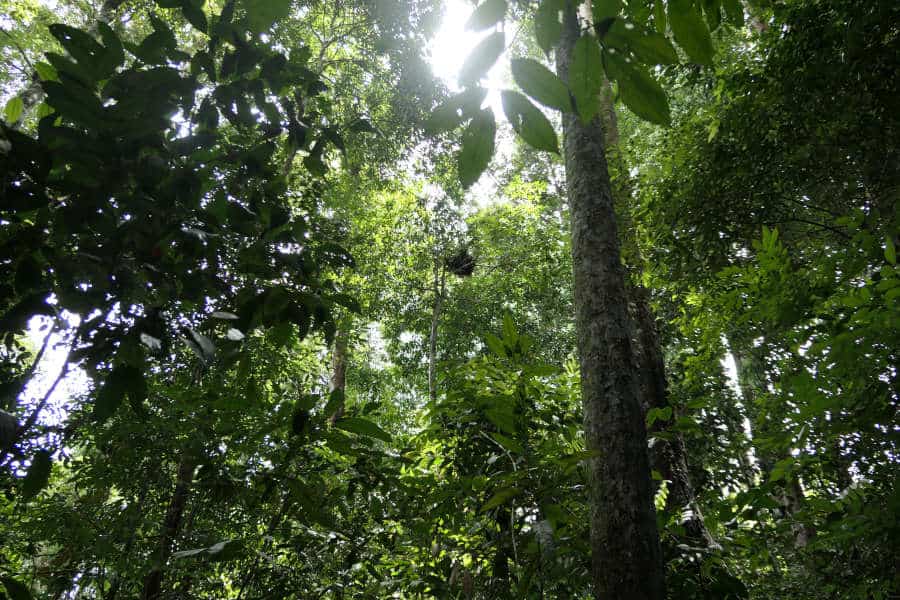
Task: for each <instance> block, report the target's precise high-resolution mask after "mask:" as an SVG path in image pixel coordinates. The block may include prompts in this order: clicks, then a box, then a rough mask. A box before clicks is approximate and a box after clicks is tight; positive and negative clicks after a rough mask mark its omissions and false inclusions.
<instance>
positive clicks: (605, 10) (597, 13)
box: [591, 0, 623, 23]
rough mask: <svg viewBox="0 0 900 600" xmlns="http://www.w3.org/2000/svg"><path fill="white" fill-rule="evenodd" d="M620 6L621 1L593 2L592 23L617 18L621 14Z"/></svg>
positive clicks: (594, 0)
mask: <svg viewBox="0 0 900 600" xmlns="http://www.w3.org/2000/svg"><path fill="white" fill-rule="evenodd" d="M622 6H623V4H622V0H593V2H592V6H591V8H592V12H593V15H592V16H593V17H594V22H595V23H596V22H598V21H602V20H603V19H608V18H610V17H617V16H618V15H619V13H620V12H622Z"/></svg>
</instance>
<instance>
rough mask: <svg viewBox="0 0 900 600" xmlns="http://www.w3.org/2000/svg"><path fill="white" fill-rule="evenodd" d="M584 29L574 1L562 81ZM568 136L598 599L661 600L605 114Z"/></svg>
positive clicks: (570, 121) (560, 62) (572, 125)
mask: <svg viewBox="0 0 900 600" xmlns="http://www.w3.org/2000/svg"><path fill="white" fill-rule="evenodd" d="M578 35H579V25H578V20H577V17H576V14H575V10H574V7H573V6H572V5H571V4H569V6H568V7H567V10H566V13H565V17H564V24H563V36H562V39H561V42H560V48H559V50H558V52H557V57H556V61H557V71H558V73H559V76H560V78H561V79H562V80H563V81H568V79H569V65H570V63H571V60H572V52H573V48H574V46H575V42H576V40H577V39H578ZM563 136H564V152H565V165H566V185H567V190H568V199H569V206H570V209H571V227H572V258H573V281H574V303H575V329H576V335H577V343H578V354H579V365H580V372H581V388H582V397H583V403H584V427H585V439H586V443H587V447H588V449H589V450H590V451H592V452H594V453H596V454H595V456H594V457H592V458H591V459H590V463H589V490H590V500H591V554H592V569H591V571H592V579H593V582H594V595H595V597H596V598H598V599H601V598H602V599H604V600H620V599H621V600H625V599H628V600H642V599H648V600H649V599H653V600H659V599H662V598H664V597H665V582H664V568H663V561H662V552H661V550H660V544H659V535H658V533H657V531H656V518H655V515H654V510H653V489H652V486H651V484H650V465H649V460H648V457H647V432H646V429H645V427H644V418H643V414H642V411H641V406H640V402H639V399H638V394H639V391H638V382H637V369H636V367H635V360H634V355H633V350H632V344H631V326H630V323H629V318H628V296H627V293H626V288H625V273H624V269H623V267H622V263H621V260H620V256H619V240H618V233H617V230H616V214H615V208H614V205H613V196H612V190H611V184H610V180H609V173H608V171H607V165H606V157H605V153H604V136H603V128H602V125H601V121H600V118H599V117H598V118H595V119H594V120H593V121H592V122H591V123H589V124H587V125H585V124H583V123H582V122H581V121H580V120H579V118H578V117H577V116H576V115H574V114H571V113H567V114H564V115H563Z"/></svg>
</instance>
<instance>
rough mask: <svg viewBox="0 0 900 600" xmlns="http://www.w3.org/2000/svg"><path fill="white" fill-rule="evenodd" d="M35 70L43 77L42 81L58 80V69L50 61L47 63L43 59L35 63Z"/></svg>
mask: <svg viewBox="0 0 900 600" xmlns="http://www.w3.org/2000/svg"><path fill="white" fill-rule="evenodd" d="M34 70H35V71H36V72H37V74H38V77H40V78H41V80H42V81H58V80H59V75H58V74H57V72H56V69H55V68H53V65H51V64H50V63H45V62H43V61H41V62H36V63H34Z"/></svg>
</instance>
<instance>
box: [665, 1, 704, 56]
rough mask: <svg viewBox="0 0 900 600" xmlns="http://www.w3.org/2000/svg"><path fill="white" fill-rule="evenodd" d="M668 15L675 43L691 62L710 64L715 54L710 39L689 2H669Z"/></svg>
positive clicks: (700, 18) (698, 15) (700, 19)
mask: <svg viewBox="0 0 900 600" xmlns="http://www.w3.org/2000/svg"><path fill="white" fill-rule="evenodd" d="M668 15H669V25H670V26H671V27H672V33H673V34H675V41H677V42H678V45H679V46H681V47H682V48H684V51H685V52H687V54H688V56H690V57H691V60H693V61H694V62H697V63H699V64H701V65H710V64H712V58H713V54H715V50H714V49H713V45H712V38H710V35H709V29H707V27H706V23H704V22H703V18H702V17H701V16H700V13H699V12H698V11H697V9H696V8H695V7H694V6H693V5H692V3H691V0H669V13H668Z"/></svg>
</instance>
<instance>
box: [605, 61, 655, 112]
mask: <svg viewBox="0 0 900 600" xmlns="http://www.w3.org/2000/svg"><path fill="white" fill-rule="evenodd" d="M607 67H608V71H609V76H610V78H612V79H615V80H616V82H617V83H618V84H619V97H620V98H621V99H622V102H623V103H624V104H625V106H627V107H628V108H630V109H631V111H632V112H633V113H634V114H636V115H637V116H639V117H641V118H642V119H646V120H647V121H650V122H651V123H657V124H659V125H669V124H670V123H671V117H670V115H669V101H668V99H667V98H666V93H665V92H664V91H663V89H662V86H660V85H659V83H658V82H657V81H656V80H655V79H653V77H651V76H650V73H648V72H647V71H646V69H644V68H643V67H641V66H640V65H637V64H635V63H629V62H626V61H625V59H624V58H622V56H621V55H620V54H618V53H616V54H612V53H611V54H608V55H607Z"/></svg>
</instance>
